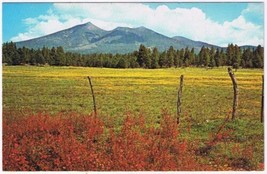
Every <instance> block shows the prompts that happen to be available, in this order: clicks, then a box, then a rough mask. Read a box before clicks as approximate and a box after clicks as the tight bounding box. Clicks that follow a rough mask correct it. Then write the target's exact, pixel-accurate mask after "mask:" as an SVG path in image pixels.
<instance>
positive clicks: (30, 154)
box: [3, 113, 212, 171]
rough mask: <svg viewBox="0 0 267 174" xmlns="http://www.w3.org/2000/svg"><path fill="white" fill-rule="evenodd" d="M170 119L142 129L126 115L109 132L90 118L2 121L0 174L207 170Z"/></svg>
mask: <svg viewBox="0 0 267 174" xmlns="http://www.w3.org/2000/svg"><path fill="white" fill-rule="evenodd" d="M178 135H179V132H178V127H177V124H176V120H175V118H173V117H171V116H170V115H168V114H167V113H165V114H164V115H163V118H162V120H161V122H160V127H159V128H154V127H149V128H148V127H146V125H145V122H144V118H143V117H142V116H140V117H138V118H136V117H133V116H130V115H129V114H128V115H127V117H126V119H125V121H124V124H123V125H122V128H121V129H120V130H119V131H117V132H116V133H115V131H114V130H113V129H112V128H109V129H106V128H104V124H103V122H102V121H101V120H99V119H98V118H95V117H93V116H92V115H84V116H79V115H75V114H71V115H69V116H63V115H60V114H59V115H58V116H49V115H45V114H38V115H34V116H29V117H24V118H21V119H17V120H14V121H10V120H8V119H7V117H4V118H3V168H4V170H5V171H28V170H42V171H62V170H69V171H138V170H142V171H144V170H146V171H147V170H160V171H162V170H163V171H167V170H171V171H178V170H182V171H187V170H212V168H211V167H210V166H208V165H204V164H201V163H200V162H199V161H198V159H197V158H198V157H197V156H196V155H195V154H194V147H193V144H191V143H189V142H187V141H185V140H181V139H179V137H178Z"/></svg>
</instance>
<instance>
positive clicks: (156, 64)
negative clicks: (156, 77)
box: [151, 47, 159, 69]
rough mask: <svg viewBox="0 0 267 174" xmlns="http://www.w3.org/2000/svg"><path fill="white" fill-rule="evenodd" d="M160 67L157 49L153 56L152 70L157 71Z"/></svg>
mask: <svg viewBox="0 0 267 174" xmlns="http://www.w3.org/2000/svg"><path fill="white" fill-rule="evenodd" d="M158 67H159V52H158V49H157V48H156V47H155V48H154V49H153V52H152V55H151V68H153V69H155V68H158Z"/></svg>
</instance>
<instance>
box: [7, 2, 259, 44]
mask: <svg viewBox="0 0 267 174" xmlns="http://www.w3.org/2000/svg"><path fill="white" fill-rule="evenodd" d="M259 9H263V6H262V5H258V4H257V5H253V4H252V5H251V4H250V5H249V6H248V8H247V9H245V10H243V12H242V14H240V16H239V17H238V18H236V19H234V20H233V21H225V22H224V23H223V24H219V23H217V22H216V21H213V20H211V19H210V18H208V16H206V14H205V13H204V12H203V11H202V10H201V9H198V8H191V9H185V8H176V9H170V8H168V7H167V6H166V5H161V6H158V7H157V8H156V9H152V8H149V6H147V5H144V4H140V3H55V4H54V5H53V8H52V9H50V10H49V11H48V12H47V14H44V15H41V16H39V17H36V18H28V19H25V20H24V23H25V24H26V25H28V26H30V27H29V30H28V32H25V33H20V34H19V35H18V36H16V37H14V38H12V40H13V41H18V40H25V39H30V38H34V37H38V36H42V35H46V34H51V33H53V32H56V31H59V30H62V29H66V28H69V27H72V26H74V25H78V24H81V23H85V22H88V21H90V22H92V23H93V24H95V25H97V26H98V27H100V28H102V29H105V30H112V29H114V28H116V27H118V26H124V27H139V26H145V27H147V28H150V29H152V30H154V31H156V32H159V33H162V34H164V35H167V36H169V37H172V36H177V35H180V36H185V37H188V38H190V39H193V40H200V41H205V42H208V43H211V44H216V45H220V46H227V44H228V43H236V44H239V45H246V44H252V45H258V44H261V45H263V43H264V42H263V27H262V25H259V24H255V23H252V21H251V20H248V19H247V18H248V17H249V16H251V15H250V14H257V13H256V11H258V10H259Z"/></svg>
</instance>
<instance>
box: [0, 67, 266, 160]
mask: <svg viewBox="0 0 267 174" xmlns="http://www.w3.org/2000/svg"><path fill="white" fill-rule="evenodd" d="M182 74H183V75H184V88H183V97H182V117H181V122H182V123H181V128H182V129H186V127H187V126H188V124H190V125H191V132H190V134H189V133H187V132H186V131H184V132H183V133H182V135H183V136H184V137H186V138H187V139H189V140H200V141H201V142H204V141H205V140H207V139H208V138H209V135H210V133H211V132H214V131H216V130H217V129H218V126H219V125H220V124H221V123H222V122H223V119H224V118H225V117H226V116H227V114H229V112H231V109H232V100H233V87H232V82H231V80H230V77H229V75H228V73H227V68H226V67H221V68H214V69H204V68H183V69H182V68H177V69H174V68H173V69H155V70H148V69H106V68H80V67H35V66H16V67H8V66H4V67H3V76H2V77H3V84H2V86H3V112H4V113H5V115H8V116H9V117H12V116H13V115H14V114H16V115H19V114H21V115H23V114H24V113H27V112H29V111H30V112H34V113H39V112H46V113H50V114H52V115H53V114H56V113H58V112H61V113H70V112H75V113H83V114H88V113H91V112H92V111H93V105H92V96H91V91H90V88H89V85H88V79H87V76H90V77H91V78H92V82H93V88H94V91H95V96H96V103H97V109H98V112H99V116H100V117H102V118H103V120H104V121H105V118H107V117H108V118H111V119H108V120H112V122H110V121H109V122H108V123H105V124H112V125H113V126H114V125H115V126H116V127H117V128H118V129H119V128H120V126H121V124H122V121H123V120H124V118H125V115H126V114H125V113H128V112H130V113H133V114H135V115H139V114H140V113H141V114H142V115H144V117H145V119H146V122H147V125H148V126H149V125H157V124H158V122H159V120H160V119H161V113H162V109H166V110H167V111H168V112H169V113H171V114H172V115H173V116H174V115H175V113H176V101H177V90H178V86H179V77H180V75H182ZM235 75H236V78H237V82H238V86H239V106H238V113H237V119H236V120H235V121H231V122H229V123H227V125H226V128H227V129H231V130H233V141H231V143H230V144H229V142H227V145H226V144H224V143H220V144H219V145H218V146H217V147H218V148H216V149H215V150H214V151H213V152H212V153H211V154H210V157H211V158H216V157H217V156H216V154H220V155H225V156H228V157H231V155H232V154H231V150H230V149H231V148H232V147H233V146H235V145H237V144H238V145H240V146H241V147H253V152H254V156H253V160H254V161H253V163H255V164H257V163H261V162H263V140H264V137H263V124H262V123H260V113H261V90H262V81H261V76H262V75H263V70H262V69H240V70H238V71H237V72H235Z"/></svg>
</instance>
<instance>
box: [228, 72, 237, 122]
mask: <svg viewBox="0 0 267 174" xmlns="http://www.w3.org/2000/svg"><path fill="white" fill-rule="evenodd" d="M228 73H229V76H230V77H231V80H232V82H233V89H234V101H233V112H232V120H234V119H235V116H236V111H237V106H238V87H237V82H236V78H235V75H234V73H233V71H232V69H231V68H230V67H229V68H228Z"/></svg>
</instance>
